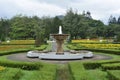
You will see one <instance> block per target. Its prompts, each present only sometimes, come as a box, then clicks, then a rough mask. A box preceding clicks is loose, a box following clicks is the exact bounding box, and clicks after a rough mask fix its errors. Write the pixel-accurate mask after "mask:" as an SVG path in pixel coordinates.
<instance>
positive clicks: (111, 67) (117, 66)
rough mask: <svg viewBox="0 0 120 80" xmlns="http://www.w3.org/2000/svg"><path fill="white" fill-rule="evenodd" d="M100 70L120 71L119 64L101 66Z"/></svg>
mask: <svg viewBox="0 0 120 80" xmlns="http://www.w3.org/2000/svg"><path fill="white" fill-rule="evenodd" d="M101 68H102V69H103V70H120V63H112V64H102V65H101Z"/></svg>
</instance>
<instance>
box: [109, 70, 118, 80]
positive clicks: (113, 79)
mask: <svg viewBox="0 0 120 80" xmlns="http://www.w3.org/2000/svg"><path fill="white" fill-rule="evenodd" d="M107 73H108V78H109V80H120V70H108V71H107Z"/></svg>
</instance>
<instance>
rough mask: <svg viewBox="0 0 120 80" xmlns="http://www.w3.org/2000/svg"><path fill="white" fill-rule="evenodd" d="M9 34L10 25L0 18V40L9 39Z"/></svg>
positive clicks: (7, 21) (6, 20)
mask: <svg viewBox="0 0 120 80" xmlns="http://www.w3.org/2000/svg"><path fill="white" fill-rule="evenodd" d="M9 32H10V23H9V20H8V19H3V18H1V20H0V39H1V40H2V41H4V40H5V39H6V38H7V37H9Z"/></svg>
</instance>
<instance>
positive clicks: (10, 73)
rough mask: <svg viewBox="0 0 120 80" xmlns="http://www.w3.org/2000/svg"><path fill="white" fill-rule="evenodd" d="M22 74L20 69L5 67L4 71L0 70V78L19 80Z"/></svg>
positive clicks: (0, 79) (3, 79)
mask: <svg viewBox="0 0 120 80" xmlns="http://www.w3.org/2000/svg"><path fill="white" fill-rule="evenodd" d="M22 75H23V74H22V70H21V69H17V68H6V69H5V70H4V71H0V80H19V79H20V78H21V76H22Z"/></svg>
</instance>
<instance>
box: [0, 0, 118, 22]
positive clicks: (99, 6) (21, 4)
mask: <svg viewBox="0 0 120 80" xmlns="http://www.w3.org/2000/svg"><path fill="white" fill-rule="evenodd" d="M69 8H73V9H75V10H76V9H77V11H78V12H79V13H82V11H83V10H86V11H87V10H89V11H90V12H91V14H92V17H93V18H94V19H100V20H103V21H104V22H105V21H106V20H107V19H108V18H109V16H110V15H113V16H116V17H118V16H119V14H120V9H119V8H120V1H119V0H0V17H4V16H7V17H12V16H14V15H16V14H26V15H28V16H31V15H37V16H40V17H41V16H55V15H61V14H65V12H66V9H69ZM106 22H107V21H106Z"/></svg>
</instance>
